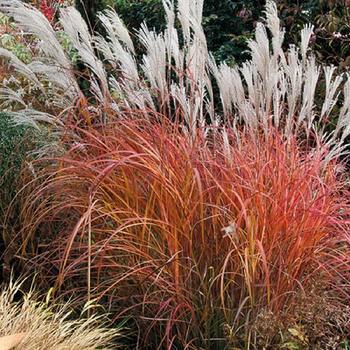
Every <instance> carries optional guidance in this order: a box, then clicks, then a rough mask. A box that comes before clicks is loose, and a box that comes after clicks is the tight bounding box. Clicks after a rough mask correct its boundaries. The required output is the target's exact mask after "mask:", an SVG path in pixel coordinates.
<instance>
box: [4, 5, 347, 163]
mask: <svg viewBox="0 0 350 350" xmlns="http://www.w3.org/2000/svg"><path fill="white" fill-rule="evenodd" d="M163 5H164V9H165V13H166V19H167V26H166V29H165V30H164V31H163V32H161V33H157V32H155V31H154V30H151V29H149V28H148V27H147V25H146V24H145V23H144V24H143V25H142V26H141V29H140V30H139V31H137V33H136V37H137V38H136V40H138V41H139V42H141V44H142V45H143V48H144V53H143V56H142V59H141V60H140V59H138V56H137V53H136V52H135V46H134V43H133V40H132V36H131V35H130V33H129V31H128V29H127V28H125V26H124V24H123V22H122V20H121V19H120V18H119V17H118V14H117V13H116V12H114V10H112V9H109V10H106V11H104V12H102V13H99V15H98V17H99V19H100V21H101V24H102V25H103V27H104V29H105V33H106V35H105V36H102V35H100V34H98V33H91V31H89V28H88V25H87V24H86V23H85V22H84V20H83V19H82V17H81V15H80V14H79V12H78V11H77V10H76V9H74V8H73V7H68V8H64V9H61V11H60V25H61V27H62V28H63V31H64V33H65V35H66V36H67V37H68V38H69V40H70V42H71V43H72V45H73V47H74V49H75V50H76V54H77V55H78V57H79V60H80V63H81V64H83V65H84V66H85V70H84V79H86V80H88V84H89V96H88V97H87V96H86V94H84V93H83V92H82V90H81V87H80V84H79V83H78V77H79V73H77V72H76V71H75V69H74V65H73V64H72V62H71V60H70V58H69V56H68V55H67V54H66V52H65V50H64V49H63V48H62V45H61V44H60V41H59V40H58V38H57V35H56V33H55V29H54V28H53V27H52V26H51V24H50V23H49V22H48V20H47V19H46V18H45V16H44V15H43V14H42V13H40V12H39V11H38V10H37V9H35V8H34V7H31V6H30V5H27V4H24V3H22V2H21V1H18V0H1V1H0V11H2V12H5V13H6V14H7V15H9V16H11V17H13V18H14V20H15V22H16V23H17V25H18V28H21V30H22V34H23V35H30V36H32V37H33V38H35V40H36V42H37V47H36V50H35V53H34V58H33V61H32V62H30V63H29V64H25V63H23V62H21V61H20V60H19V59H18V58H16V57H15V56H14V55H13V54H12V53H11V52H9V51H8V50H6V49H4V48H1V49H0V55H1V56H2V57H4V58H6V61H7V62H8V64H9V65H11V66H12V68H13V70H12V74H14V75H20V76H23V77H25V79H26V80H27V82H29V83H30V84H32V85H33V89H36V90H37V91H39V92H40V94H42V95H44V96H45V99H44V100H45V103H43V104H42V105H35V103H33V101H32V99H30V98H29V99H28V98H27V97H28V96H24V95H25V93H24V92H23V91H22V90H18V89H17V90H14V89H11V85H8V84H7V86H4V87H3V88H2V89H1V91H0V93H1V98H2V100H3V102H4V105H6V106H7V107H8V108H10V109H11V108H12V109H13V113H14V116H15V120H16V121H17V122H19V123H23V122H25V123H30V124H32V125H34V126H37V125H38V124H40V123H49V124H53V125H55V127H56V126H63V125H65V122H66V121H67V120H71V119H70V117H71V115H72V114H73V115H75V118H76V116H77V115H78V119H79V123H81V122H82V121H83V122H88V123H91V122H92V121H93V122H107V121H111V120H113V119H115V118H121V117H122V116H123V113H125V111H128V112H129V111H130V110H138V111H142V112H143V116H144V117H145V118H148V117H149V115H150V112H157V113H161V114H162V115H166V116H168V117H169V118H170V119H172V120H174V119H176V120H180V121H181V123H182V125H183V126H185V128H184V129H185V130H186V131H188V132H189V134H192V135H193V134H194V133H195V132H196V128H197V127H198V126H200V127H208V132H209V126H210V127H213V126H216V127H217V126H220V125H223V124H224V125H225V126H230V128H232V130H233V131H237V129H238V128H240V127H241V126H242V125H243V126H244V128H246V129H248V130H251V131H254V132H256V131H258V130H263V131H264V133H266V134H267V133H268V132H269V129H270V128H271V127H272V126H274V127H277V128H278V129H279V130H280V131H281V132H282V134H283V135H284V136H285V137H286V138H290V137H291V136H292V134H298V133H302V134H303V135H306V137H309V136H310V135H314V134H318V135H321V136H322V137H324V136H325V134H326V132H325V128H326V125H327V124H328V123H329V122H330V116H331V115H332V113H333V112H334V107H335V105H336V104H337V102H339V101H341V102H342V105H341V108H340V109H339V112H338V115H337V117H338V118H337V123H336V125H334V126H333V129H334V131H333V132H332V133H331V135H328V136H327V140H328V141H329V142H330V143H335V142H334V141H337V142H336V147H335V149H334V151H333V153H332V154H331V155H330V157H331V156H333V155H334V153H337V152H338V153H339V152H340V151H341V149H342V142H343V141H344V139H345V138H346V137H347V136H348V134H349V133H350V123H349V118H350V81H349V79H348V75H345V76H343V75H336V74H335V71H336V68H335V67H320V66H319V65H318V64H317V63H316V60H315V57H314V55H313V53H312V51H311V50H310V49H309V47H308V44H309V41H310V37H311V35H312V33H313V27H312V26H311V25H307V26H306V27H305V28H304V29H303V30H302V31H301V33H300V34H301V40H300V45H299V47H296V46H293V45H292V46H290V47H289V48H288V49H287V50H283V48H282V44H283V38H284V29H283V28H281V25H280V20H279V18H278V14H277V8H276V4H275V3H274V2H273V1H271V0H269V1H267V4H266V11H265V15H266V19H264V20H263V21H262V22H259V23H257V26H256V32H255V39H253V40H250V41H249V44H248V46H249V52H250V54H251V59H250V60H248V61H246V62H245V63H243V64H242V65H241V66H232V67H231V66H229V65H227V64H226V63H225V62H223V63H220V64H217V63H216V62H215V61H214V59H213V57H212V56H211V55H210V53H209V52H208V48H207V44H206V37H205V35H204V32H203V28H202V25H201V21H202V9H203V0H194V1H190V0H179V1H178V2H177V6H176V7H175V5H174V2H173V1H171V0H163ZM176 20H178V22H179V23H180V28H177V27H176V26H175V22H176ZM107 67H108V68H107ZM79 78H80V77H79ZM320 79H324V80H325V85H326V86H325V89H324V93H323V95H322V96H321V97H319V99H321V100H322V103H318V106H316V103H315V93H316V88H317V84H318V83H319V81H320ZM213 81H215V84H216V85H217V86H218V88H219V93H220V100H221V101H220V102H218V104H217V105H215V103H214V93H213V86H212V83H213ZM14 106H15V107H14ZM77 110H78V111H79V113H78V112H77ZM218 111H222V113H221V112H220V113H218ZM223 135H224V139H226V137H225V132H223ZM237 135H238V133H237Z"/></svg>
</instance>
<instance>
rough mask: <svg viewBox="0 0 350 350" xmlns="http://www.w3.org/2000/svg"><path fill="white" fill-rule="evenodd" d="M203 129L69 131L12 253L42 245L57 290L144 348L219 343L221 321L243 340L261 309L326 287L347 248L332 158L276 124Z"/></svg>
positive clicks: (42, 259) (119, 126)
mask: <svg viewBox="0 0 350 350" xmlns="http://www.w3.org/2000/svg"><path fill="white" fill-rule="evenodd" d="M212 131H213V132H212V135H211V137H210V138H208V137H207V136H205V135H204V133H203V131H201V130H200V129H198V132H197V135H196V137H195V138H191V139H190V138H188V137H187V135H186V134H184V133H183V132H182V131H181V129H180V128H179V126H177V125H174V124H172V123H168V122H164V123H157V122H155V121H153V122H150V121H145V120H143V119H141V120H129V121H126V120H123V121H121V122H117V123H114V124H112V125H109V126H105V127H103V128H102V129H100V130H98V129H91V130H85V129H84V130H83V129H81V130H76V132H77V134H78V133H79V134H80V137H81V138H80V139H77V140H76V143H75V144H74V146H72V147H71V149H70V150H69V151H68V152H67V153H66V154H65V155H64V156H62V157H59V158H57V159H52V162H53V164H54V163H55V164H56V165H55V166H51V168H47V167H46V168H45V170H44V171H45V176H47V180H46V181H44V182H43V184H42V185H41V186H39V187H38V188H37V189H36V191H34V192H32V193H31V194H28V195H27V196H26V197H25V203H24V211H23V222H24V223H25V224H24V226H23V231H22V232H21V235H22V236H21V238H20V240H19V241H20V242H22V246H21V249H22V250H21V251H22V254H25V252H27V253H28V252H29V251H30V247H31V244H32V243H35V242H36V244H38V242H39V245H38V249H37V250H36V251H32V253H34V256H33V260H32V262H34V263H35V264H37V266H38V267H40V269H41V270H42V271H44V274H43V276H46V278H49V280H50V279H51V280H53V281H55V286H56V288H57V289H61V291H62V292H63V293H68V294H69V293H71V292H76V293H80V295H82V296H83V298H84V296H85V298H87V299H89V298H98V299H99V300H105V301H108V305H109V307H110V310H112V311H113V313H114V315H115V316H116V317H122V316H130V315H132V316H133V317H134V319H135V320H136V322H137V324H138V325H139V327H140V328H141V329H143V331H142V336H141V337H142V339H141V340H142V341H143V342H144V343H143V344H148V342H150V341H151V340H150V337H151V338H152V337H156V339H157V340H156V343H157V344H158V345H159V344H163V345H166V346H167V347H168V348H171V346H175V344H182V345H181V346H189V348H191V346H192V345H193V346H194V347H196V346H207V347H208V348H211V349H212V348H215V346H217V347H220V344H221V345H222V343H221V342H222V341H223V340H222V339H223V337H224V334H223V331H224V328H223V324H228V325H230V326H232V327H233V328H234V329H235V330H236V331H237V332H242V331H244V332H245V331H246V332H247V334H246V336H247V337H249V336H248V333H249V330H247V329H246V330H244V327H243V326H244V325H245V324H246V325H248V324H249V323H250V322H251V321H252V320H254V317H255V316H256V315H257V314H258V313H259V311H260V310H262V309H265V308H267V309H269V310H271V311H272V312H274V313H276V315H278V314H279V313H280V312H282V310H284V312H285V311H286V308H287V309H288V308H290V309H292V308H293V300H294V297H295V295H296V294H297V293H300V291H301V290H303V288H304V286H306V285H307V284H308V283H309V281H310V279H311V278H313V277H315V276H316V277H317V278H319V279H321V280H322V281H323V282H325V283H326V284H328V285H331V284H332V283H334V280H333V278H332V277H336V276H335V274H334V271H339V272H340V271H341V269H342V263H341V262H339V261H338V262H337V260H336V256H338V258H340V257H341V256H342V254H345V251H346V250H347V249H348V248H347V245H346V241H347V238H346V227H347V217H348V212H347V211H348V209H347V208H348V197H347V195H346V192H345V187H344V186H345V185H344V181H345V179H344V177H343V175H342V173H341V172H340V170H341V169H340V164H339V162H338V161H335V160H333V161H328V160H327V154H328V150H327V148H326V147H322V146H319V147H316V148H313V149H307V148H304V147H303V146H302V145H300V144H298V142H297V140H296V139H294V140H292V142H291V139H289V140H284V138H283V136H282V135H281V134H280V133H279V132H278V131H276V130H275V131H272V130H271V133H270V134H269V136H268V137H267V138H266V137H265V136H264V135H263V134H262V135H260V137H256V135H252V134H250V133H249V132H245V131H242V132H241V133H240V135H239V141H237V135H236V134H233V133H231V132H230V131H229V130H226V133H225V135H226V136H225V141H223V140H222V134H218V133H215V130H212ZM305 147H307V146H305ZM42 226H44V227H46V228H48V227H51V228H50V229H49V230H48V231H43V232H42V233H41V234H40V227H42ZM342 242H343V243H342ZM338 267H339V268H338ZM52 271H54V273H52ZM44 278H45V277H44ZM242 327H243V328H242ZM218 339H221V340H218ZM153 341H154V339H153ZM190 344H192V345H190Z"/></svg>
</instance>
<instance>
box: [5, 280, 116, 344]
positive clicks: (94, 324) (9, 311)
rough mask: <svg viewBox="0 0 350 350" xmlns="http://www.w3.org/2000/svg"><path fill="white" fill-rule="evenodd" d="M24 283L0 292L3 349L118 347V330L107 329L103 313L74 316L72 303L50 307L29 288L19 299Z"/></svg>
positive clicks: (12, 284)
mask: <svg viewBox="0 0 350 350" xmlns="http://www.w3.org/2000/svg"><path fill="white" fill-rule="evenodd" d="M20 288H21V283H12V282H11V283H10V284H9V285H8V286H6V287H4V288H2V289H1V291H0V350H9V349H15V350H40V349H45V350H94V349H105V350H107V349H115V348H117V346H116V344H115V343H114V344H113V341H114V340H115V339H116V338H117V337H118V335H119V330H118V329H116V328H115V329H108V328H106V323H105V322H106V319H105V318H104V317H103V316H90V317H81V318H79V319H73V317H72V310H71V308H70V305H69V303H68V304H66V305H60V306H57V305H55V306H51V305H48V304H47V303H45V302H41V301H38V300H39V295H38V294H37V293H36V292H34V291H30V292H28V293H27V294H24V296H23V298H20V301H16V300H15V295H18V294H21V293H19V292H20Z"/></svg>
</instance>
